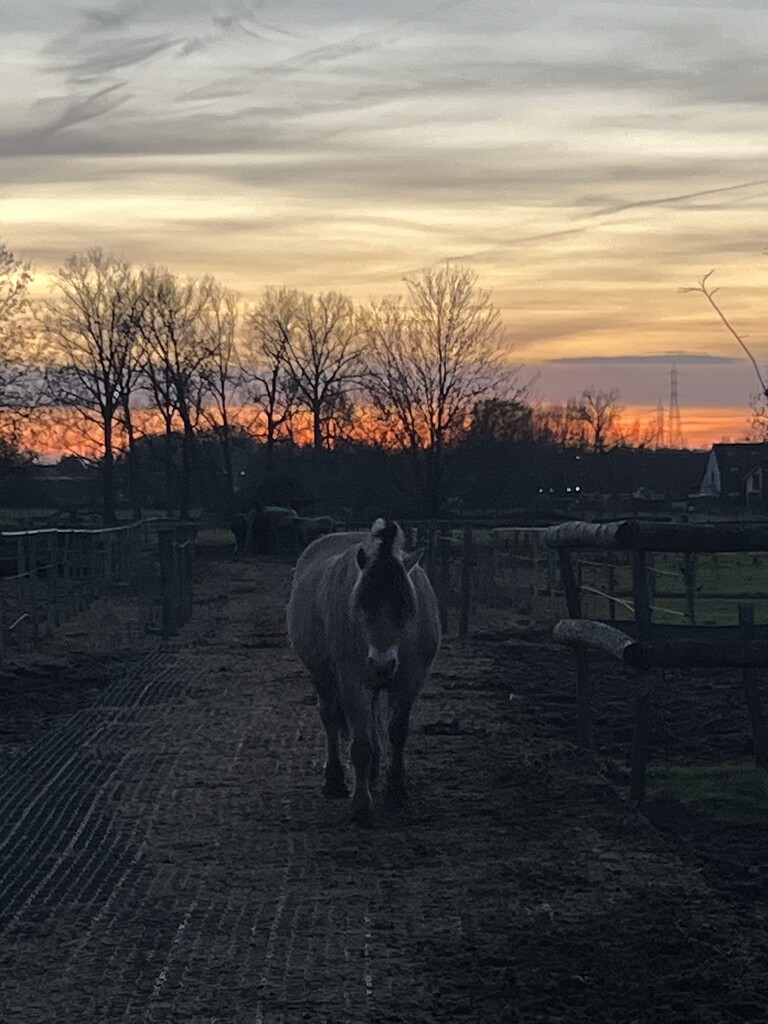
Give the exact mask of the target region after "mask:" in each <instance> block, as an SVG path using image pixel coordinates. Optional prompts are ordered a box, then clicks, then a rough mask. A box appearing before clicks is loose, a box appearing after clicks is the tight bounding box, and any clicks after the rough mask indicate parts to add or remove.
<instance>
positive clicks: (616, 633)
mask: <svg viewBox="0 0 768 1024" xmlns="http://www.w3.org/2000/svg"><path fill="white" fill-rule="evenodd" d="M546 540H547V543H548V544H549V545H550V546H551V547H552V549H553V550H554V551H556V552H557V555H558V559H559V561H560V574H561V578H562V581H563V586H564V589H565V593H566V598H567V605H568V615H569V618H567V619H562V620H561V621H560V622H558V623H557V624H556V625H555V628H554V631H553V638H554V639H555V640H556V641H558V642H559V643H563V644H567V645H569V646H571V647H573V648H574V649H575V652H576V676H577V695H576V705H577V721H578V733H579V739H580V741H581V743H582V745H583V746H584V747H586V748H587V749H593V748H594V733H593V716H594V712H595V700H596V692H595V687H594V682H593V679H592V677H591V673H590V665H589V656H590V653H591V652H593V651H599V652H601V653H603V654H607V655H610V656H611V657H613V658H615V659H617V660H618V661H620V662H621V663H622V664H623V665H625V666H627V667H628V668H631V669H633V670H634V671H635V674H636V676H635V678H636V693H635V716H634V717H635V723H634V731H633V740H632V751H631V758H630V763H631V778H630V794H631V796H632V797H633V798H634V799H636V800H638V801H642V800H643V798H644V794H645V771H646V760H647V754H648V738H649V721H650V702H651V673H652V672H653V670H657V669H664V668H678V669H679V668H684V669H692V668H716V667H722V668H739V669H741V670H742V673H743V685H744V697H745V701H746V705H747V711H748V715H749V720H750V725H751V728H752V737H753V744H754V751H755V758H756V760H757V762H758V764H760V765H761V766H763V767H768V732H767V731H766V725H765V720H764V716H763V712H762V708H761V703H760V699H759V695H758V690H757V679H756V674H755V672H756V669H758V668H768V626H765V625H761V626H758V625H756V624H755V614H754V611H755V610H754V605H752V604H743V603H739V605H738V624H736V625H710V626H698V625H695V624H694V623H692V622H689V623H687V624H685V623H680V624H677V625H676V624H672V625H670V624H666V623H657V622H655V621H654V612H655V610H656V609H655V606H654V598H653V595H652V588H651V586H650V581H651V578H652V576H651V573H649V571H648V563H649V558H650V556H651V554H652V553H659V552H662V553H667V554H669V553H675V554H683V555H702V556H703V555H705V554H706V555H708V556H712V555H714V554H721V553H729V554H738V555H744V554H746V553H761V554H765V553H768V527H766V526H763V525H760V526H745V525H742V524H717V525H715V524H706V525H704V524H701V525H687V526H683V525H675V524H663V525H660V524H656V523H646V522H640V521H620V522H614V523H603V524H595V523H564V524H562V525H561V526H554V527H551V528H550V529H549V530H548V531H547V534H546ZM576 551H582V552H584V551H588V552H590V553H591V552H597V551H602V552H603V553H608V552H614V553H616V552H624V553H625V554H627V555H628V556H629V557H630V559H631V571H632V594H633V602H632V606H631V608H632V617H631V618H630V619H624V620H621V621H619V620H618V619H616V618H613V619H609V620H608V621H604V620H601V619H598V618H592V617H590V616H588V615H587V613H586V612H585V608H584V602H583V597H584V587H583V585H582V584H580V582H579V579H578V574H577V572H576V567H575V564H574V557H573V556H574V552H576ZM734 596H735V599H736V600H738V599H739V598H740V597H742V596H745V594H744V593H740V592H737V594H736V595H734V594H733V592H728V597H734ZM746 596H749V597H752V596H754V595H753V594H752V593H750V592H749V591H747V592H746ZM681 614H682V615H683V617H686V618H690V619H693V617H694V615H693V611H692V610H691V611H690V612H688V613H686V612H683V613H681Z"/></svg>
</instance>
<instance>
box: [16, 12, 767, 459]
mask: <svg viewBox="0 0 768 1024" xmlns="http://www.w3.org/2000/svg"><path fill="white" fill-rule="evenodd" d="M767 112H768V8H765V7H764V5H763V3H762V0H755V2H750V3H728V4H727V5H726V4H725V3H713V2H707V0H703V2H702V0H697V2H696V3H695V4H694V3H686V2H667V3H661V2H648V3H643V2H637V0H632V2H629V0H627V2H624V0H608V2H602V0H573V2H571V0H560V2H558V3H550V2H548V0H536V2H533V0H526V2H510V0H435V2H430V3H427V2H424V0H407V2H406V0H389V2H388V3H387V4H382V3H379V4H373V3H371V2H370V0H355V2H354V3H352V2H351V0H341V2H334V0H322V2H320V0H287V2H278V0H264V2H250V0H213V2H203V0H117V2H115V0H111V2H108V3H99V2H98V0H94V3H93V4H92V5H89V4H88V3H85V4H84V5H79V4H74V3H71V2H69V0H3V2H2V6H1V7H0V239H3V240H4V241H6V242H7V243H8V244H9V245H10V247H11V248H12V249H13V250H14V252H15V253H16V254H17V255H19V256H22V257H24V258H26V259H29V260H31V262H32V264H33V266H34V268H35V270H36V272H37V275H38V281H37V287H38V288H41V287H43V286H44V283H45V282H46V281H47V275H49V274H50V273H51V272H52V271H53V270H55V268H56V267H57V266H58V265H60V264H61V263H62V261H63V260H64V259H66V257H67V256H68V255H70V254H72V253H74V252H79V251H82V250H83V249H85V248H87V247H89V246H92V245H100V246H102V247H103V248H105V249H106V250H108V251H110V252H113V253H115V254H116V255H119V256H121V257H123V258H126V259H129V260H131V261H135V262H137V263H158V264H162V265H167V266H169V267H170V268H171V269H173V270H175V271H177V272H178V273H180V274H184V275H187V274H188V275H193V276H195V275H201V274H204V273H213V274H214V275H215V276H217V277H218V278H219V279H220V280H221V281H222V282H223V283H224V284H226V285H228V286H230V287H232V288H235V289H237V290H238V291H239V292H240V293H241V295H242V296H243V299H244V301H255V300H256V299H257V298H258V296H259V294H260V293H261V291H262V289H263V288H264V287H265V286H266V285H289V286H291V287H297V288H301V289H305V290H307V291H319V290H326V289H331V288H333V289H337V290H340V291H344V292H346V293H348V294H350V295H351V296H352V297H353V298H354V299H356V300H357V301H361V302H364V301H367V300H368V299H371V298H378V297H381V296H383V295H386V294H394V293H398V292H401V291H403V277H404V276H407V275H409V274H414V273H417V272H418V271H419V270H420V269H422V268H425V267H433V266H439V265H441V264H442V263H443V262H444V261H446V260H451V261H458V262H461V263H463V264H465V265H467V266H469V267H471V268H472V269H474V270H475V271H476V272H477V273H478V275H479V282H480V284H481V285H482V286H483V287H485V288H489V289H491V290H492V294H493V300H494V302H495V303H496V304H497V305H498V306H499V308H500V309H501V311H502V315H503V318H504V321H505V323H506V325H507V331H508V338H509V346H510V360H511V361H512V362H513V363H515V364H521V365H522V370H521V374H522V375H523V377H524V378H525V379H526V380H530V381H531V382H532V388H533V392H534V394H535V396H536V397H537V398H538V399H540V400H543V401H547V400H549V401H562V400H564V399H566V398H567V397H569V396H570V395H574V394H578V392H579V391H580V390H581V389H582V388H584V387H587V386H595V387H598V388H604V389H607V388H613V387H615V388H618V389H619V391H620V393H621V399H622V401H623V402H624V404H625V405H626V406H627V407H628V415H636V416H638V417H639V418H645V419H651V418H655V413H656V407H657V404H658V403H659V402H663V403H665V404H668V402H669V395H670V371H671V369H672V367H673V365H674V366H676V367H677V371H678V393H679V402H680V408H681V414H682V419H683V427H684V431H685V435H686V439H687V440H688V442H689V443H690V444H694V445H706V444H708V443H711V442H713V441H717V440H720V439H721V438H723V437H729V438H730V439H732V440H737V439H738V438H739V436H740V435H741V434H743V431H744V429H745V428H746V423H747V420H748V414H749V396H750V395H751V394H753V393H754V392H755V391H756V390H757V386H758V385H757V379H756V376H755V374H754V370H753V369H752V367H751V366H750V364H749V363H748V361H747V360H746V359H745V358H744V357H743V355H742V353H741V352H740V351H739V350H738V348H737V346H736V344H735V342H734V341H733V339H732V338H730V337H729V336H728V334H727V332H726V331H725V330H724V328H723V327H722V325H721V324H720V323H719V322H718V321H717V319H716V318H715V316H714V314H713V313H712V310H711V309H710V308H709V306H708V305H707V303H706V301H705V299H704V298H703V296H701V295H700V294H696V293H681V291H680V289H681V288H686V287H692V286H694V285H695V284H696V283H697V281H698V280H699V279H700V278H701V277H702V276H703V275H704V274H705V273H707V272H709V271H710V270H715V274H714V276H713V278H712V279H711V280H712V283H713V284H716V285H718V286H719V287H720V289H721V290H720V292H719V294H718V299H719V300H720V302H721V303H722V305H723V307H724V308H725V309H726V310H727V312H728V315H729V316H730V317H731V319H732V320H733V322H734V323H735V325H736V326H737V327H738V329H739V330H740V331H741V332H743V333H744V334H745V335H747V339H748V344H749V345H750V347H751V348H752V350H753V352H754V354H755V356H756V357H757V359H758V361H759V362H760V363H761V364H765V363H767V362H768V336H767V334H766V318H767V317H768V294H766V284H768V255H766V247H767V246H768V222H767V221H766V211H767V209H768V161H766V154H767V151H768V143H767V142H766V132H765V125H766V113H767Z"/></svg>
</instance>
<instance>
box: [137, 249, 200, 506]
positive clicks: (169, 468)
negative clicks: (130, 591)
mask: <svg viewBox="0 0 768 1024" xmlns="http://www.w3.org/2000/svg"><path fill="white" fill-rule="evenodd" d="M141 295H142V303H143V308H142V314H141V318H140V321H139V330H140V333H141V337H142V371H143V375H144V380H145V386H146V388H147V390H148V392H149V394H150V396H151V398H152V401H153V403H154V406H155V408H156V409H157V410H158V412H159V413H160V416H161V417H162V420H163V424H164V428H165V471H166V501H167V503H168V504H167V510H168V511H169V512H170V511H171V503H172V500H173V499H172V493H173V488H172V486H171V484H172V479H173V472H174V460H173V450H174V444H173V432H174V425H175V423H176V422H177V420H178V422H179V423H180V424H181V428H182V443H181V471H180V474H179V483H180V488H179V514H180V515H181V516H182V517H184V518H187V517H188V516H189V514H190V505H191V492H192V476H193V465H194V453H195V429H196V426H197V423H198V421H199V420H200V418H201V416H202V411H203V404H204V398H205V393H206V377H205V374H204V368H205V367H206V366H207V365H209V363H210V359H211V340H210V337H208V336H207V335H206V334H205V332H204V331H203V330H202V329H201V318H202V311H203V309H204V307H205V304H206V299H207V291H206V288H205V287H204V286H202V285H201V284H199V283H197V282H195V281H181V280H180V279H179V278H177V277H175V276H174V275H173V274H172V273H170V271H168V270H166V269H164V268H158V267H151V268H149V269H147V270H145V271H143V272H142V275H141Z"/></svg>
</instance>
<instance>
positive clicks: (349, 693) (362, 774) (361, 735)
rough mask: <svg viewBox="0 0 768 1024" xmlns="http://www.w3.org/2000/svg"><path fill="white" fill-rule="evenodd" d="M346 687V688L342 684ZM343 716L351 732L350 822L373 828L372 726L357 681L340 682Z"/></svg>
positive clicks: (365, 696)
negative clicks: (351, 786) (352, 777)
mask: <svg viewBox="0 0 768 1024" xmlns="http://www.w3.org/2000/svg"><path fill="white" fill-rule="evenodd" d="M345 684H346V685H345ZM341 686H342V693H343V694H344V696H343V698H342V699H343V706H344V715H345V717H346V719H347V725H348V726H349V729H350V732H351V733H352V750H351V754H352V767H353V768H354V770H355V791H354V793H353V794H352V820H353V821H354V822H355V823H356V824H358V825H364V826H371V825H373V799H372V797H371V782H372V775H373V773H374V762H375V754H376V746H377V745H376V738H375V736H374V727H375V723H374V720H373V714H372V711H371V700H370V696H369V695H368V694H367V693H366V692H365V691H364V689H363V686H362V684H361V683H360V681H359V679H356V680H354V681H353V680H352V679H346V680H343V681H342V684H341Z"/></svg>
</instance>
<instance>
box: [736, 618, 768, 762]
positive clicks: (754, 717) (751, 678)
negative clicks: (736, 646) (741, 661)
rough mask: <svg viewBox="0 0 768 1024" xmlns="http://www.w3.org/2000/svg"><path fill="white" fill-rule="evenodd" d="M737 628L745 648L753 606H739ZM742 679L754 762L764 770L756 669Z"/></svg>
mask: <svg viewBox="0 0 768 1024" xmlns="http://www.w3.org/2000/svg"><path fill="white" fill-rule="evenodd" d="M739 626H740V628H741V643H742V644H743V645H744V646H745V647H746V646H747V644H749V643H750V642H751V641H752V640H753V638H754V633H755V606H754V605H753V604H740V605H739ZM743 679H744V697H745V699H746V702H747V713H748V715H749V724H750V726H751V728H752V744H753V746H754V751H755V761H756V762H757V764H759V765H760V767H761V768H765V767H767V766H768V737H767V736H766V731H765V719H764V718H763V709H762V707H761V706H760V694H759V692H758V689H757V669H755V668H745V669H744V670H743Z"/></svg>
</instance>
